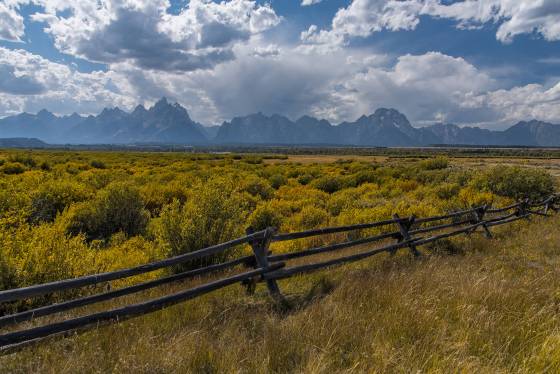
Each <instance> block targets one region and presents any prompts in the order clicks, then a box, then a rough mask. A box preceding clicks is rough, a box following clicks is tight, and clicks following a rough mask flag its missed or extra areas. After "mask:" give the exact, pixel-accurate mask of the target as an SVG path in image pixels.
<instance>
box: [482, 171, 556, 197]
mask: <svg viewBox="0 0 560 374" xmlns="http://www.w3.org/2000/svg"><path fill="white" fill-rule="evenodd" d="M473 186H475V188H478V189H479V190H482V191H489V192H492V193H494V194H496V195H499V196H505V197H509V198H512V199H516V200H519V199H524V198H529V199H531V200H533V201H537V200H541V199H543V198H546V197H548V196H549V195H550V194H552V193H553V192H554V189H555V181H554V177H553V176H552V175H551V174H550V173H548V172H547V171H545V170H542V169H529V168H522V167H518V166H513V167H512V166H496V167H493V168H491V169H489V170H485V171H484V172H482V174H480V175H479V176H477V177H475V179H474V180H473Z"/></svg>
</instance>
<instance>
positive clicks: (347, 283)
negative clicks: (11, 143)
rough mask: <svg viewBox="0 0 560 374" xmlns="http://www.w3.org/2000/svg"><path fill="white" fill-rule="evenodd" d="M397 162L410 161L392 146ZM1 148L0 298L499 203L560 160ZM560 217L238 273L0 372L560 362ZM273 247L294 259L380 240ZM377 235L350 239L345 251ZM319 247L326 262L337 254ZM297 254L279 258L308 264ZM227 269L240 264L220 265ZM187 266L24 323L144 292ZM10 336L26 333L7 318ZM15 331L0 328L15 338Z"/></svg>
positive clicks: (18, 307)
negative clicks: (266, 233)
mask: <svg viewBox="0 0 560 374" xmlns="http://www.w3.org/2000/svg"><path fill="white" fill-rule="evenodd" d="M404 156H406V157H404ZM458 156H460V155H458V154H456V153H454V152H453V151H449V152H447V153H445V152H441V153H438V154H437V155H433V156H431V157H427V158H418V157H416V156H414V155H406V154H404V155H403V157H396V156H395V155H394V154H378V155H359V156H352V155H346V154H345V155H333V154H331V155H326V156H322V155H301V154H300V155H283V154H272V153H269V154H264V153H263V154H257V153H255V154H241V153H239V154H238V153H223V154H218V153H216V154H212V153H163V152H162V153H148V152H134V153H133V152H103V151H71V150H40V151H39V150H36V151H21V150H19V151H16V150H4V151H2V150H0V291H1V290H7V289H13V288H19V287H26V286H30V285H34V284H39V283H45V282H51V281H56V280H61V279H67V278H75V277H79V276H83V275H87V274H95V273H101V272H107V271H112V270H117V269H122V268H127V267H132V266H135V265H141V264H144V263H148V262H151V261H155V260H159V259H164V258H168V257H171V256H176V255H180V254H184V253H188V252H192V251H195V250H198V249H201V248H206V247H209V246H211V245H214V244H218V243H223V242H226V241H228V240H231V239H234V238H238V237H240V236H243V235H244V234H245V232H246V229H247V228H248V227H251V228H253V229H254V230H261V229H265V228H267V227H275V228H277V230H278V232H280V233H287V232H295V231H302V230H309V229H316V228H323V227H328V226H341V225H352V224H359V223H368V222H374V221H380V220H386V219H389V218H391V217H392V216H393V214H395V213H398V214H399V215H400V216H401V217H407V216H410V215H415V216H417V217H429V216H435V215H441V214H447V213H450V212H455V211H458V210H465V209H469V208H471V207H473V206H483V205H489V206H490V205H491V206H494V207H502V206H507V205H509V204H512V203H515V202H517V201H520V200H521V199H525V198H528V199H530V200H531V201H541V200H542V199H544V198H546V197H548V196H550V195H551V194H552V193H554V192H556V191H557V190H558V187H557V185H558V178H560V159H558V158H547V157H539V158H530V157H525V156H524V155H519V156H518V157H515V156H507V157H496V156H495V155H490V156H485V155H478V156H476V155H475V156H473V157H468V158H465V157H458ZM559 225H560V215H554V214H551V216H550V217H538V216H532V217H531V219H529V220H525V219H524V220H519V221H516V222H514V223H512V224H510V225H505V226H501V227H497V228H495V229H492V233H493V237H492V238H486V237H484V236H483V235H482V232H483V231H482V230H480V231H477V232H475V233H472V234H471V235H468V236H458V237H455V238H452V239H446V240H443V241H438V242H436V243H431V244H429V245H427V246H422V247H419V248H418V249H419V250H420V252H422V255H421V256H419V257H414V256H412V255H411V254H409V252H408V251H407V250H402V251H399V252H398V253H397V254H396V255H395V256H391V255H389V254H381V255H380V256H376V257H373V258H369V259H366V260H364V261H359V262H355V263H352V264H348V265H343V266H340V267H336V268H332V269H328V270H323V271H319V272H315V273H312V274H309V275H305V274H304V275H301V276H296V277H293V278H289V279H285V280H281V281H279V285H280V289H281V290H282V293H283V294H284V295H285V296H286V299H287V303H286V304H285V305H282V306H280V305H278V304H277V303H275V302H274V301H273V300H272V299H271V298H270V296H269V295H268V293H267V292H266V287H264V286H263V285H262V284H259V285H258V286H257V289H256V292H255V293H254V294H248V293H247V292H246V289H245V287H243V286H241V285H239V284H236V285H232V286H230V287H228V288H225V289H222V290H219V291H216V292H214V293H211V294H208V295H206V296H202V297H200V298H196V299H194V300H191V301H186V302H184V303H180V304H178V305H175V306H172V307H170V308H167V309H164V310H162V311H158V312H155V313H152V314H149V315H147V316H143V317H139V318H134V319H131V320H128V321H126V322H122V323H118V324H113V325H110V326H100V327H99V328H96V329H93V330H90V331H87V332H84V333H82V334H72V335H71V336H69V337H67V338H62V339H61V338H52V339H46V340H44V341H42V342H40V343H38V344H36V345H30V346H29V347H25V348H23V349H21V350H19V351H18V352H16V353H13V354H8V355H3V356H0V372H6V373H19V372H21V373H28V372H34V373H35V372H41V373H43V372H46V373H87V372H92V373H95V372H99V373H101V372H103V373H104V372H145V373H168V372H181V373H182V372H203V373H223V372H235V373H238V372H258V373H269V372H277V373H286V372H310V373H331V372H387V373H391V372H416V371H421V372H424V371H427V372H442V373H443V372H450V371H451V372H454V371H463V372H488V373H497V372H504V373H505V372H523V373H525V372H526V373H530V372H558V371H560V318H559V316H560V314H559V308H560V271H558V265H559V263H560V230H558V227H559ZM382 232H383V231H382V230H381V228H369V229H367V230H361V231H357V232H352V233H349V234H332V235H327V236H325V237H319V238H318V237H314V238H306V239H300V240H294V241H286V242H275V243H272V245H271V250H272V252H273V254H275V255H276V254H283V253H288V252H297V251H301V250H304V249H307V248H310V247H318V246H321V245H327V244H331V243H336V242H340V241H343V240H346V239H348V238H349V237H352V238H359V237H366V236H367V235H376V234H379V233H382ZM371 247H372V246H371V245H363V246H358V247H356V248H350V249H348V250H346V252H347V253H359V252H360V251H363V250H365V249H368V248H371ZM233 254H235V255H237V256H239V255H250V254H252V252H251V248H250V247H249V246H248V245H241V246H238V247H237V248H236V250H235V251H234V252H232V253H230V254H224V253H220V254H218V255H216V256H214V257H212V258H209V259H206V260H204V261H203V262H201V261H192V262H188V263H184V264H181V265H177V266H174V267H171V268H168V269H160V270H156V271H154V272H150V273H146V274H142V275H138V276H135V277H131V278H128V279H126V280H116V281H112V282H108V283H107V284H104V285H102V286H89V287H83V288H80V289H77V290H73V291H68V292H63V293H51V294H47V295H46V296H43V297H38V298H32V299H27V300H23V301H15V302H9V303H3V304H0V311H1V314H4V315H5V314H10V313H14V312H22V311H25V310H29V309H32V308H36V307H38V306H41V305H45V304H47V303H53V302H60V301H62V300H66V299H67V298H69V297H79V296H86V295H89V294H91V293H93V292H96V291H99V289H100V288H103V287H105V288H106V289H117V288H119V287H126V286H130V285H132V284H136V283H138V282H143V281H148V280H151V279H156V278H157V277H161V276H168V275H171V274H177V273H179V272H181V271H184V270H189V269H196V268H197V267H200V266H207V265H209V264H213V263H218V262H220V261H227V260H228V259H229V258H228V257H227V256H231V255H233ZM317 257H319V258H323V259H325V260H326V259H330V258H332V257H333V255H331V254H319V255H318V256H317ZM306 261H308V260H307V259H297V260H295V261H292V262H291V264H305V263H306ZM228 272H230V273H231V274H234V273H235V272H236V269H232V270H229V271H228ZM208 279H212V276H208V277H197V278H194V279H191V280H188V281H187V280H185V281H179V282H175V283H171V284H168V285H165V286H163V287H160V288H154V289H151V290H149V291H145V292H142V293H138V294H136V295H133V296H126V297H123V298H120V299H118V300H111V301H107V302H105V303H102V304H97V305H92V306H88V307H84V308H81V309H77V310H73V311H71V312H66V313H62V314H60V315H55V316H48V317H43V318H37V319H34V320H32V321H30V322H26V323H24V324H23V326H24V327H31V326H39V325H41V324H45V323H49V322H54V321H58V320H61V319H62V318H68V317H69V316H80V315H84V314H87V313H91V312H94V311H100V310H105V309H108V308H115V307H117V306H120V305H125V304H127V303H131V302H139V301H141V300H146V299H149V298H153V297H157V296H159V295H163V294H169V293H170V292H177V291H180V290H182V289H185V288H189V287H192V286H194V285H197V284H201V283H203V282H204V281H205V280H208ZM20 328H21V326H20ZM16 329H17V328H16V327H13V326H10V327H4V328H2V329H1V333H6V332H10V331H15V330H16Z"/></svg>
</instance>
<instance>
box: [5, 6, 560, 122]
mask: <svg viewBox="0 0 560 374" xmlns="http://www.w3.org/2000/svg"><path fill="white" fill-rule="evenodd" d="M559 24H560V3H559V2H558V1H557V0H540V1H533V0H519V1H517V2H512V1H507V0H461V1H444V0H402V1H396V0H353V1H352V0H344V1H342V0H322V1H321V0H314V1H313V0H298V1H295V0H294V1H292V0H272V1H260V0H259V1H251V0H225V1H222V2H215V1H211V0H191V1H185V0H182V1H174V0H173V1H168V0H135V1H132V0H102V1H100V2H97V0H83V1H80V2H77V4H74V5H73V4H62V3H61V2H58V1H52V0H0V116H6V115H10V114H13V113H18V112H21V111H29V112H36V111H38V110H40V109H42V108H47V109H49V110H51V111H53V112H55V113H57V114H60V115H63V114H69V113H72V112H78V113H83V114H89V113H96V112H98V111H100V110H101V109H102V108H103V107H106V106H119V107H122V108H123V109H126V110H131V109H132V108H133V107H134V106H135V105H137V104H144V105H146V106H149V105H151V104H152V103H153V102H154V101H156V100H157V99H158V98H159V97H161V96H167V97H169V98H170V99H172V100H175V101H178V102H179V103H181V104H182V105H184V106H185V107H186V108H187V109H188V110H189V113H190V114H191V116H192V117H193V118H194V119H195V120H198V121H200V122H202V123H204V124H217V123H220V122H221V121H223V120H228V119H230V118H231V117H233V116H237V115H245V114H249V113H251V112H257V111H262V112H265V113H268V114H273V113H280V114H284V115H287V116H288V117H290V118H297V117H299V116H301V115H304V114H311V115H314V116H317V117H321V118H326V119H329V120H331V121H333V122H335V123H336V122H341V121H344V120H353V119H355V118H357V117H359V116H360V115H361V114H368V113H372V112H373V111H374V110H375V109H376V108H378V107H382V106H385V107H394V108H396V109H398V110H400V111H402V112H403V113H404V114H406V115H407V116H408V117H409V119H410V120H411V122H412V123H413V124H414V125H419V126H420V125H425V124H430V123H434V122H440V121H441V122H453V123H457V124H460V125H478V126H484V127H490V128H502V127H505V126H508V125H511V124H513V123H514V122H516V121H519V120H526V119H533V118H537V119H541V120H545V121H550V122H555V123H560V105H559V104H560V26H558V25H559Z"/></svg>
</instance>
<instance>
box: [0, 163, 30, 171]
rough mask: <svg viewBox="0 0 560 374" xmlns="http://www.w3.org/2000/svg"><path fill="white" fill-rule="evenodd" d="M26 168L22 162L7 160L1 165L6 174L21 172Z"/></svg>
mask: <svg viewBox="0 0 560 374" xmlns="http://www.w3.org/2000/svg"><path fill="white" fill-rule="evenodd" d="M25 170H26V168H25V165H23V164H22V163H20V162H7V163H5V164H4V165H2V167H0V172H2V173H4V174H21V173H23V172H25Z"/></svg>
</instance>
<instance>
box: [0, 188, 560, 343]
mask: <svg viewBox="0 0 560 374" xmlns="http://www.w3.org/2000/svg"><path fill="white" fill-rule="evenodd" d="M559 201H560V195H558V194H554V195H551V196H549V197H548V198H546V199H544V200H543V201H541V202H530V201H528V200H527V199H525V200H522V201H520V202H518V203H516V204H512V205H509V206H506V207H502V208H491V207H489V206H481V207H473V208H472V209H468V210H463V211H458V212H452V213H449V214H445V215H439V216H433V217H424V218H416V217H414V216H412V217H405V218H401V217H399V216H398V215H396V214H395V215H394V216H393V218H392V219H388V220H384V221H378V222H371V223H363V224H357V225H349V226H338V227H327V228H321V229H313V230H306V231H301V232H295V233H282V234H277V233H276V230H275V229H274V228H267V229H265V230H262V231H254V230H252V229H251V228H249V229H248V230H247V235H246V236H244V237H241V238H238V239H234V240H231V241H228V242H225V243H221V244H217V245H214V246H211V247H208V248H204V249H200V250H196V251H193V252H190V253H186V254H183V255H179V256H175V257H170V258H167V259H164V260H161V261H155V262H151V263H148V264H144V265H141V266H136V267H132V268H128V269H121V270H117V271H113V272H107V273H101V274H93V275H87V276H83V277H78V278H74V279H65V280H60V281H56V282H50V283H45V284H39V285H34V286H30V287H24V288H18V289H11V290H4V291H0V303H9V302H14V301H17V300H24V299H30V298H34V297H38V296H44V295H49V294H52V293H58V292H61V291H66V290H69V289H75V288H81V287H86V286H92V285H99V284H107V282H110V281H114V280H118V279H124V278H129V277H132V276H136V275H140V274H145V273H149V272H152V271H155V270H159V269H163V268H169V267H172V266H176V265H180V264H188V263H189V262H192V261H193V260H197V259H201V258H205V257H206V258H208V257H211V256H213V255H216V254H218V253H223V252H227V251H232V250H233V249H234V248H236V247H239V246H240V245H249V246H250V247H251V249H252V251H253V254H252V255H249V256H242V257H239V258H235V259H233V260H230V261H227V262H222V263H216V264H212V265H209V266H205V267H201V268H196V269H193V270H189V271H184V272H181V273H178V274H172V275H169V276H164V277H162V278H158V279H155V280H150V281H145V282H141V283H137V284H134V285H132V286H127V287H122V288H118V289H115V290H110V291H106V292H101V293H98V294H92V295H88V296H83V297H79V298H77V299H72V300H68V301H63V302H59V303H55V304H51V305H45V306H41V307H38V308H34V309H30V310H24V311H21V312H17V313H13V314H9V315H4V316H0V328H6V327H8V328H9V326H11V325H15V324H19V323H22V322H29V321H32V320H34V319H35V318H38V317H43V316H48V315H52V314H56V313H61V312H65V311H68V310H72V309H75V308H79V307H84V306H87V305H91V304H96V303H100V302H103V301H107V300H112V299H116V298H119V297H123V296H126V295H131V294H135V293H138V292H141V291H145V290H148V289H152V288H155V287H159V286H162V285H165V284H169V283H172V282H177V281H181V280H186V279H190V278H195V277H200V276H206V275H209V274H215V273H219V272H222V274H225V273H223V272H224V271H225V270H231V269H234V268H237V267H239V266H245V267H248V268H250V270H247V271H245V272H241V273H237V274H235V275H230V276H226V277H223V278H219V279H217V280H212V281H209V282H207V283H203V284H202V285H199V286H196V287H193V288H189V289H186V290H183V291H180V292H177V293H174V294H171V295H167V296H163V297H159V298H155V299H151V300H148V301H144V302H141V303H137V304H131V305H126V306H123V307H120V308H116V309H111V310H106V311H102V312H97V313H93V314H88V315H85V316H81V317H77V318H70V319H66V320H63V321H61V322H56V323H50V324H46V325H43V326H38V327H31V328H26V329H23V330H17V331H8V332H5V333H4V334H2V335H0V349H1V352H2V353H10V352H13V351H15V350H18V349H19V348H21V347H23V346H26V345H28V344H30V343H36V342H38V341H41V340H42V339H44V338H47V337H49V336H55V335H56V336H60V335H66V334H68V333H72V332H74V331H84V330H87V329H88V328H95V327H97V326H99V325H100V324H102V323H103V324H106V323H114V322H119V321H123V320H126V319H129V318H133V317H136V316H141V315H145V314H148V313H152V312H155V311H157V310H161V309H164V308H167V307H169V306H172V305H175V304H177V303H181V302H184V301H186V300H190V299H193V298H196V297H199V296H202V295H204V294H207V293H209V292H212V291H215V290H218V289H221V288H224V287H227V286H230V285H233V284H236V283H241V284H244V285H245V286H246V287H247V289H248V291H251V290H254V288H255V286H256V284H257V283H259V282H265V283H266V285H267V288H268V291H269V293H270V295H271V296H272V298H273V299H274V300H275V301H276V302H278V303H284V302H285V299H284V296H283V295H282V293H281V291H280V287H279V286H278V283H277V281H278V280H281V279H285V278H289V277H292V276H294V275H297V274H302V273H309V272H313V271H318V270H321V269H325V268H329V267H332V266H336V265H342V264H346V263H350V262H355V261H359V260H363V259H365V258H368V257H371V256H374V255H377V254H380V253H390V254H392V255H394V254H395V253H396V252H397V251H398V250H399V249H402V248H408V249H409V250H410V252H411V253H412V254H413V255H414V256H419V255H420V252H419V251H418V249H417V248H418V247H420V246H422V245H425V244H429V243H433V242H436V241H438V240H441V239H445V238H449V237H453V236H457V235H461V234H467V235H470V234H472V233H474V232H475V231H476V230H477V229H478V228H482V229H483V230H484V233H485V234H486V236H487V237H491V235H492V234H491V232H490V228H491V227H494V226H498V225H504V224H508V223H511V222H514V221H517V220H521V219H527V218H529V217H530V216H531V215H540V216H549V211H551V210H552V211H555V212H556V211H558V207H557V204H558V202H559ZM447 220H451V222H445V221H447ZM391 226H392V227H393V228H392V229H391V228H390V227H391ZM374 228H375V229H378V230H384V229H385V230H386V231H385V232H381V233H378V234H376V235H372V236H367V237H363V238H358V239H354V240H348V241H342V242H338V243H333V244H328V245H324V246H320V247H315V248H308V249H304V250H300V251H296V252H290V253H281V254H274V255H273V254H272V253H271V251H270V246H271V244H272V243H274V242H282V241H287V240H299V239H304V238H311V237H317V236H323V235H329V234H341V233H350V232H356V231H359V230H367V229H374ZM448 229H452V230H451V231H448ZM418 234H423V235H426V234H429V235H432V236H427V237H426V236H422V237H420V236H418ZM339 237H340V236H339ZM390 239H393V240H397V242H394V243H387V240H390ZM373 243H378V245H379V246H378V247H376V248H371V249H367V248H366V249H363V250H361V251H359V252H358V253H353V254H349V255H341V256H339V257H336V258H334V259H328V260H322V261H316V262H311V263H307V264H304V265H295V266H291V267H286V263H285V262H286V261H290V260H294V259H299V258H303V257H308V256H314V255H318V254H323V253H333V252H337V251H340V250H342V249H346V248H352V247H358V249H360V248H361V247H363V246H365V245H369V244H373ZM251 268H252V269H251ZM99 289H101V288H99ZM9 329H10V328H9Z"/></svg>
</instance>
